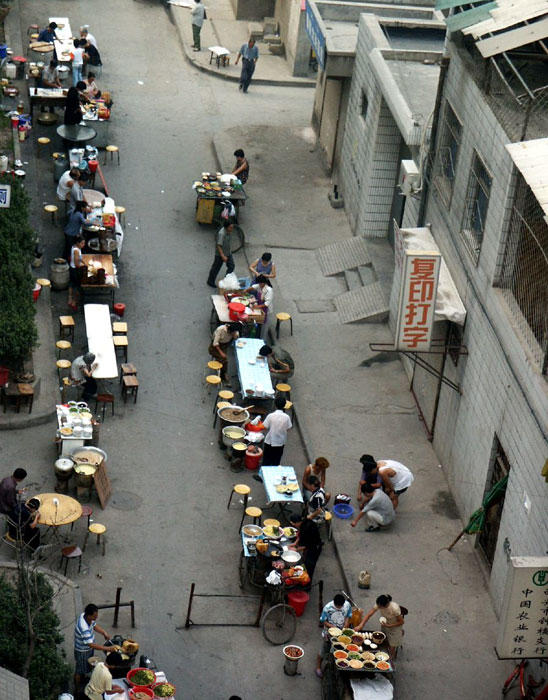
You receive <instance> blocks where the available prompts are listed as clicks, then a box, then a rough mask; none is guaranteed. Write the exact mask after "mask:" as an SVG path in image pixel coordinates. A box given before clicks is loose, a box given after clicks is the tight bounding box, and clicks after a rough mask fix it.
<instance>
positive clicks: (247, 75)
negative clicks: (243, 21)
mask: <svg viewBox="0 0 548 700" xmlns="http://www.w3.org/2000/svg"><path fill="white" fill-rule="evenodd" d="M240 58H241V59H242V72H241V74H240V90H242V91H243V92H247V89H248V88H249V85H250V83H251V78H252V77H253V73H254V72H255V64H256V63H257V61H258V60H259V49H258V48H257V47H256V46H255V39H250V40H249V41H248V42H247V44H242V48H241V49H240V51H239V53H238V57H237V58H236V63H235V65H238V61H239V60H240Z"/></svg>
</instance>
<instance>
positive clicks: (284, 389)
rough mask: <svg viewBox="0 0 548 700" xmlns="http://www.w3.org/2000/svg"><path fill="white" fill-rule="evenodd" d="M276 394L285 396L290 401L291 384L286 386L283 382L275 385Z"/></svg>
mask: <svg viewBox="0 0 548 700" xmlns="http://www.w3.org/2000/svg"><path fill="white" fill-rule="evenodd" d="M276 393H277V394H285V395H286V396H287V398H288V399H289V400H291V384H286V383H285V382H280V383H279V384H276Z"/></svg>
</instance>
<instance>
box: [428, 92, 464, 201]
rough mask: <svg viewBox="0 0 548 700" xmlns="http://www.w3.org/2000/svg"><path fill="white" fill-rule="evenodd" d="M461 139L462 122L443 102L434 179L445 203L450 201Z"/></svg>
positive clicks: (447, 104) (449, 106)
mask: <svg viewBox="0 0 548 700" xmlns="http://www.w3.org/2000/svg"><path fill="white" fill-rule="evenodd" d="M461 140H462V124H461V123H460V121H459V120H458V118H457V115H456V114H455V112H454V111H453V108H452V107H451V105H450V104H449V102H446V103H445V109H444V111H443V117H442V123H441V136H440V141H439V146H438V152H437V154H436V163H435V175H434V181H435V184H436V188H437V190H438V192H439V193H440V195H441V197H442V199H443V200H444V202H445V203H446V204H449V202H450V201H451V196H452V194H453V182H454V180H455V171H456V168H457V159H458V155H459V148H460V144H461Z"/></svg>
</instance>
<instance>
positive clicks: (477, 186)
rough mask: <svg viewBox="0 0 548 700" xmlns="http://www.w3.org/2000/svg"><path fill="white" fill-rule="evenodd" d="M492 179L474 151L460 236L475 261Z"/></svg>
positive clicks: (483, 228)
mask: <svg viewBox="0 0 548 700" xmlns="http://www.w3.org/2000/svg"><path fill="white" fill-rule="evenodd" d="M492 181H493V179H492V177H491V175H490V174H489V172H488V170H487V168H486V167H485V165H484V164H483V161H482V160H481V158H480V157H479V156H478V154H477V153H476V152H475V151H474V157H473V160H472V170H471V171H470V178H469V180H468V190H467V192H466V206H465V210H464V219H463V222H462V238H463V240H464V242H465V244H466V247H467V248H468V250H469V252H470V254H471V255H472V258H473V260H474V262H475V263H477V262H478V259H479V254H480V250H481V244H482V241H483V232H484V231H485V219H486V218H487V209H488V207H489V195H490V194H491V183H492Z"/></svg>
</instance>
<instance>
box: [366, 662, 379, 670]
mask: <svg viewBox="0 0 548 700" xmlns="http://www.w3.org/2000/svg"><path fill="white" fill-rule="evenodd" d="M363 668H365V669H366V670H367V671H374V670H375V669H376V668H377V664H376V663H375V662H374V661H364V662H363Z"/></svg>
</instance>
